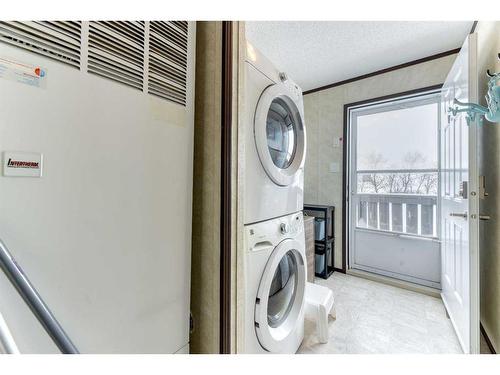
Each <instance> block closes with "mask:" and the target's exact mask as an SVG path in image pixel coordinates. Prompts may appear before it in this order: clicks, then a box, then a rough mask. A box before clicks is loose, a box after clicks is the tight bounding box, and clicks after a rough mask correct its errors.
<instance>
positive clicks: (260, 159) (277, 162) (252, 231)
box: [243, 43, 307, 353]
mask: <svg viewBox="0 0 500 375" xmlns="http://www.w3.org/2000/svg"><path fill="white" fill-rule="evenodd" d="M245 74H246V81H245V84H246V89H245V114H244V116H245V117H244V123H245V125H244V126H245V130H244V137H245V185H244V189H245V190H244V224H245V283H246V285H245V287H246V290H245V295H246V299H245V303H246V305H245V333H244V345H245V348H244V350H243V352H245V353H295V352H296V351H297V349H298V348H299V346H300V344H301V342H302V339H303V336H304V294H305V286H306V269H307V266H306V256H305V243H304V242H305V239H304V222H303V215H302V209H303V195H304V194H303V193H304V160H305V153H306V131H305V126H304V109H303V99H302V91H301V89H300V88H299V87H298V86H297V85H296V84H295V83H294V82H293V81H292V80H291V79H290V78H288V77H287V75H286V74H285V73H282V72H279V71H278V70H277V69H276V68H275V67H274V66H273V64H272V63H271V62H270V61H269V60H267V59H266V58H265V57H264V56H263V55H262V54H261V53H259V52H258V51H257V50H256V49H255V48H254V47H253V46H252V45H251V44H250V43H248V44H247V53H246V59H245Z"/></svg>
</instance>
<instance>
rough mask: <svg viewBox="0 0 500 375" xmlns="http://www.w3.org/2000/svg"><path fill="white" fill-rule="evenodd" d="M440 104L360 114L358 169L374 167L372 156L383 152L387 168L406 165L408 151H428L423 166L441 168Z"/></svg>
mask: <svg viewBox="0 0 500 375" xmlns="http://www.w3.org/2000/svg"><path fill="white" fill-rule="evenodd" d="M437 108H438V107H437V104H428V105H424V106H420V107H413V108H404V109H398V110H393V111H388V112H382V113H375V114H372V115H364V116H359V117H358V149H357V152H358V169H371V168H373V167H374V166H373V164H372V163H370V159H372V158H371V156H373V155H382V158H383V159H384V161H385V162H384V167H383V169H402V168H405V162H404V157H405V155H406V154H407V153H409V152H411V153H415V152H419V153H421V154H422V155H425V158H426V161H425V163H419V165H418V167H419V168H437V160H438V155H437V131H438V119H437Z"/></svg>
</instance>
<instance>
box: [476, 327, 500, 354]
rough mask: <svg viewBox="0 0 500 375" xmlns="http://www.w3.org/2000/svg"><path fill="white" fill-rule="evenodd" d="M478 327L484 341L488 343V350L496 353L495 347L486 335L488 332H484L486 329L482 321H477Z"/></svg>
mask: <svg viewBox="0 0 500 375" xmlns="http://www.w3.org/2000/svg"><path fill="white" fill-rule="evenodd" d="M479 328H480V330H481V333H482V334H483V336H484V341H486V345H488V348H490V352H491V353H492V354H497V352H496V350H495V347H494V346H493V344H492V342H491V340H490V338H489V337H488V334H487V333H486V330H485V329H484V327H483V324H482V323H479Z"/></svg>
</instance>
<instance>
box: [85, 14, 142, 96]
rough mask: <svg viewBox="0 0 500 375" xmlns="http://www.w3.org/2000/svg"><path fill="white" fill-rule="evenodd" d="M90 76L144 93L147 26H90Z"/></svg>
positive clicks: (128, 23)
mask: <svg viewBox="0 0 500 375" xmlns="http://www.w3.org/2000/svg"><path fill="white" fill-rule="evenodd" d="M88 48H89V50H88V54H89V55H88V72H89V73H93V74H97V75H100V76H102V77H105V78H109V79H112V80H114V81H117V82H120V83H123V84H125V85H128V86H130V87H133V88H135V89H138V90H142V89H143V76H144V22H142V21H134V22H131V21H130V22H128V21H127V22H125V21H123V22H112V21H99V22H89V47H88Z"/></svg>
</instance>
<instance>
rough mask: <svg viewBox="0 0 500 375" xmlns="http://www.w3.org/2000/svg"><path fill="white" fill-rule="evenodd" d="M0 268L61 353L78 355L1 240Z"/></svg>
mask: <svg viewBox="0 0 500 375" xmlns="http://www.w3.org/2000/svg"><path fill="white" fill-rule="evenodd" d="M0 268H1V269H2V270H3V271H4V273H5V274H6V275H7V277H8V278H9V280H10V282H11V283H12V285H13V286H14V287H15V288H16V290H17V292H18V293H19V295H20V296H21V297H22V298H23V300H24V302H26V304H27V305H28V307H29V308H30V309H31V311H32V312H33V314H34V315H35V317H36V318H37V319H38V321H39V322H40V324H41V325H42V327H43V328H44V329H45V331H46V332H47V333H48V335H49V336H50V338H51V339H52V341H54V344H56V346H57V347H58V348H59V350H60V351H61V353H63V354H78V353H79V352H78V349H77V348H76V347H75V345H74V344H73V342H72V341H71V339H70V338H69V337H68V335H67V334H66V332H64V330H63V328H62V327H61V325H60V324H59V322H58V321H57V319H56V318H55V317H54V315H53V314H52V312H51V311H50V309H49V308H48V307H47V305H46V304H45V302H44V301H43V299H42V297H40V295H39V294H38V292H37V291H36V289H35V287H34V286H33V284H31V282H30V281H29V279H28V277H27V276H26V275H25V274H24V272H23V270H22V269H21V267H20V266H19V264H17V262H16V260H15V259H14V257H13V256H12V254H11V253H10V252H9V250H8V249H7V246H5V244H4V243H3V241H2V240H0Z"/></svg>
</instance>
